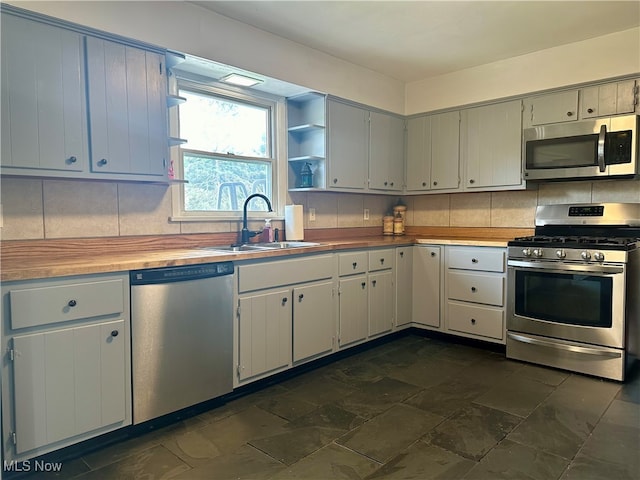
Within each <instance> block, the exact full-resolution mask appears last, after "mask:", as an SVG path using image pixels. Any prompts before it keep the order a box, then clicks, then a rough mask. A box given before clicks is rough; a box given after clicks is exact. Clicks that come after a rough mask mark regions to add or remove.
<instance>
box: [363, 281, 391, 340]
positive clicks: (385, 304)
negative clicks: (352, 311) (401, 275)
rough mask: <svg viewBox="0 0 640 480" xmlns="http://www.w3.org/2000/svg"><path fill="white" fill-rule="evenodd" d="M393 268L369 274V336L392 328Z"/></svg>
mask: <svg viewBox="0 0 640 480" xmlns="http://www.w3.org/2000/svg"><path fill="white" fill-rule="evenodd" d="M393 312H394V303H393V270H386V271H382V272H378V273H370V274H369V336H374V335H379V334H381V333H385V332H390V331H391V329H392V328H393Z"/></svg>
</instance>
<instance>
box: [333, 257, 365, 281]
mask: <svg viewBox="0 0 640 480" xmlns="http://www.w3.org/2000/svg"><path fill="white" fill-rule="evenodd" d="M367 258H368V256H367V252H349V253H340V254H338V272H339V274H340V276H341V277H342V276H344V275H353V274H356V273H364V272H366V271H367V268H368V265H367Z"/></svg>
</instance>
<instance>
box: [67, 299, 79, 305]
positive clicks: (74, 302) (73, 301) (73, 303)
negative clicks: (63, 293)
mask: <svg viewBox="0 0 640 480" xmlns="http://www.w3.org/2000/svg"><path fill="white" fill-rule="evenodd" d="M77 304H78V302H76V301H75V300H69V302H68V303H67V305H69V306H70V307H75V306H76V305H77Z"/></svg>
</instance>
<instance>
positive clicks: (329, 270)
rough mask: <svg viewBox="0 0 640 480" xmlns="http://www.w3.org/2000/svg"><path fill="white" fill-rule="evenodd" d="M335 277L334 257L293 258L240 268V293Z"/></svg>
mask: <svg viewBox="0 0 640 480" xmlns="http://www.w3.org/2000/svg"><path fill="white" fill-rule="evenodd" d="M331 277H333V256H332V255H319V256H313V257H300V258H292V259H290V260H277V261H273V262H264V263H256V264H253V265H241V266H240V267H238V292H240V293H242V292H250V291H253V290H262V289H265V288H274V287H281V286H283V285H295V284H296V283H305V282H313V281H315V280H323V279H325V278H331Z"/></svg>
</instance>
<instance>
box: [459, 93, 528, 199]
mask: <svg viewBox="0 0 640 480" xmlns="http://www.w3.org/2000/svg"><path fill="white" fill-rule="evenodd" d="M521 118H522V103H521V102H520V100H514V101H512V102H506V103H497V104H495V105H487V106H483V107H476V108H469V109H466V110H463V111H462V121H461V131H460V148H461V152H460V154H461V163H462V165H463V167H464V188H465V189H469V190H473V189H482V190H489V189H493V188H494V187H495V188H500V187H516V186H522V185H523V181H522V161H521V155H522V153H521V152H522V122H521Z"/></svg>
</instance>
